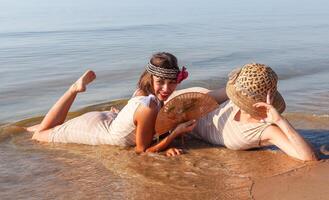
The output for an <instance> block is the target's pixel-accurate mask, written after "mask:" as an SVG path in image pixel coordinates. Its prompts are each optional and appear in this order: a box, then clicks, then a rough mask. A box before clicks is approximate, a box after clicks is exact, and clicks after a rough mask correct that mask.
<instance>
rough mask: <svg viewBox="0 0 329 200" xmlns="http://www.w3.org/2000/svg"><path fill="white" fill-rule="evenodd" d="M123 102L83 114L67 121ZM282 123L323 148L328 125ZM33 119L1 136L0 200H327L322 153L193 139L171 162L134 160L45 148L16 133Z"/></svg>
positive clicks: (108, 149)
mask: <svg viewBox="0 0 329 200" xmlns="http://www.w3.org/2000/svg"><path fill="white" fill-rule="evenodd" d="M124 103H125V101H116V102H112V103H107V104H100V105H95V106H91V107H86V108H84V109H82V110H79V111H76V112H73V113H71V114H70V116H71V117H73V116H76V115H80V114H82V113H84V112H87V111H91V110H106V109H109V107H110V106H111V105H117V106H118V107H120V106H122V105H123V104H124ZM286 116H287V118H289V119H290V121H291V122H292V123H293V124H294V125H296V126H297V128H298V129H299V130H300V131H301V132H302V134H303V135H304V136H305V137H306V138H308V139H309V140H310V141H311V143H312V144H313V145H314V146H315V148H316V150H317V152H319V153H320V149H321V148H322V147H328V141H329V134H328V132H329V131H328V130H329V126H328V123H329V122H328V120H327V118H323V117H317V116H308V115H305V116H304V115H302V114H293V113H291V114H288V115H286ZM40 119H41V118H39V117H36V118H31V119H27V120H24V121H21V122H19V123H16V124H11V125H4V126H2V127H1V129H0V132H1V134H0V136H1V137H0V144H1V145H0V159H1V160H2V162H1V163H0V196H1V197H2V199H12V198H21V199H26V198H28V199H40V198H41V199H47V198H59V199H70V198H75V199H91V198H93V199H104V198H105V199H108V198H110V199H150V198H152V199H243V200H244V199H270V198H272V199H296V198H297V197H298V198H300V199H303V198H306V199H307V198H309V199H326V194H325V193H326V187H327V185H328V172H329V168H328V166H329V164H328V160H327V159H328V156H327V155H324V154H321V153H320V154H321V156H322V158H323V161H321V162H309V163H305V162H300V161H297V160H294V159H292V158H290V157H288V156H286V155H285V154H283V153H282V152H281V151H278V150H275V149H273V148H267V149H260V150H250V151H231V150H228V149H226V148H223V147H219V146H213V145H209V144H207V143H204V142H202V141H198V140H195V139H193V138H187V139H186V142H185V146H184V147H185V149H186V151H187V153H186V154H184V155H182V156H178V157H165V156H164V155H163V153H160V154H141V155H137V154H136V153H135V152H134V149H133V148H132V147H116V146H109V145H101V146H89V145H78V144H44V143H38V142H35V141H32V140H30V138H31V134H29V133H26V132H25V131H24V130H23V129H22V128H20V126H27V125H32V124H35V123H37V122H38V121H40ZM175 145H177V146H181V143H180V141H176V143H175ZM290 191H292V192H290ZM303 193H304V195H303ZM278 195H280V196H278ZM294 195H295V196H294Z"/></svg>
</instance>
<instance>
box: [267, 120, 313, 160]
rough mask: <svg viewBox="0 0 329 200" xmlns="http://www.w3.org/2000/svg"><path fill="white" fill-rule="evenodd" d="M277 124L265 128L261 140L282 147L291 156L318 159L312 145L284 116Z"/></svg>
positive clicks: (301, 158) (300, 158)
mask: <svg viewBox="0 0 329 200" xmlns="http://www.w3.org/2000/svg"><path fill="white" fill-rule="evenodd" d="M275 124H276V126H275V125H271V126H269V127H268V128H266V129H265V130H264V133H263V135H262V138H261V142H262V143H264V142H269V143H270V144H273V145H275V146H277V147H278V148H280V149H281V150H282V151H283V152H285V153H286V154H288V155H289V156H291V157H294V158H297V159H299V160H303V161H310V160H317V157H316V155H315V153H314V151H313V149H312V148H311V146H310V145H309V144H308V143H307V142H306V141H305V140H304V138H303V137H302V136H301V135H300V134H298V133H297V131H296V130H295V129H294V128H293V127H292V126H291V125H290V124H289V123H288V121H286V119H283V118H282V121H278V122H276V123H275Z"/></svg>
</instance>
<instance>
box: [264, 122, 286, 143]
mask: <svg viewBox="0 0 329 200" xmlns="http://www.w3.org/2000/svg"><path fill="white" fill-rule="evenodd" d="M282 136H283V134H282V131H281V129H280V128H279V127H277V126H276V125H273V124H271V125H269V126H267V127H266V128H265V129H264V131H263V134H262V137H261V140H262V141H267V142H271V143H273V141H276V140H278V139H280V138H281V137H282Z"/></svg>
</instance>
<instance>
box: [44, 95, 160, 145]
mask: <svg viewBox="0 0 329 200" xmlns="http://www.w3.org/2000/svg"><path fill="white" fill-rule="evenodd" d="M151 101H155V102H157V105H158V108H159V109H160V106H161V105H160V102H159V101H158V99H157V98H156V97H155V96H154V95H149V96H135V97H132V98H131V99H130V100H129V101H128V104H127V105H126V106H125V107H124V108H123V109H122V110H121V111H120V112H119V113H118V114H117V113H114V112H111V111H103V112H98V111H95V112H88V113H85V114H83V115H81V116H79V117H76V118H74V119H71V120H69V121H67V122H65V123H64V124H62V125H60V126H57V127H55V128H54V129H53V131H52V133H51V134H50V136H49V139H50V141H51V142H60V143H79V144H89V145H100V144H109V145H119V146H134V145H135V144H136V125H135V123H134V114H135V111H136V110H137V108H138V107H139V106H140V105H143V106H149V105H150V102H151Z"/></svg>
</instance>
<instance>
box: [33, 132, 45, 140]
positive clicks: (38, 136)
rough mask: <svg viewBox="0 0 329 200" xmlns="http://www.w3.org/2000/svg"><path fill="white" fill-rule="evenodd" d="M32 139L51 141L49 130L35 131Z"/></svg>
mask: <svg viewBox="0 0 329 200" xmlns="http://www.w3.org/2000/svg"><path fill="white" fill-rule="evenodd" d="M32 140H36V141H39V142H49V131H35V132H34V134H33V136H32Z"/></svg>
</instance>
